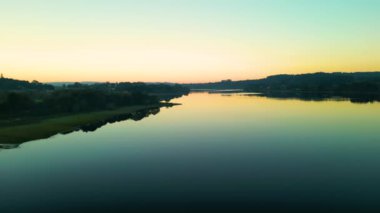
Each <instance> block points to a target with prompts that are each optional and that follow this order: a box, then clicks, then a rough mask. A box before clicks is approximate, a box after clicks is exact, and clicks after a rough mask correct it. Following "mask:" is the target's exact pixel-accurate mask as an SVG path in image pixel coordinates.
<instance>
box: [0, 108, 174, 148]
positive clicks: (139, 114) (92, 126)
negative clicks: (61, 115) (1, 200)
mask: <svg viewBox="0 0 380 213" xmlns="http://www.w3.org/2000/svg"><path fill="white" fill-rule="evenodd" d="M166 107H171V106H169V105H168V106H166ZM159 112H160V108H159V107H156V108H149V109H143V110H138V111H136V112H132V113H125V114H120V115H116V116H112V117H110V118H108V119H105V120H100V121H98V122H95V123H88V124H85V125H82V126H79V127H78V128H77V129H75V130H72V131H67V132H62V133H60V134H63V135H66V134H70V133H72V132H76V131H83V132H94V131H96V130H97V129H99V128H101V127H103V126H105V125H107V124H112V123H116V122H120V121H126V120H133V121H140V120H142V119H144V118H147V117H149V116H150V115H157V114H158V113H159ZM41 139H42V138H41ZM25 142H28V141H25ZM25 142H23V143H25ZM23 143H18V144H6V143H4V144H1V143H0V151H1V150H4V149H15V148H19V147H20V145H21V144H23Z"/></svg>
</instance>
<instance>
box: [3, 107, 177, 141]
mask: <svg viewBox="0 0 380 213" xmlns="http://www.w3.org/2000/svg"><path fill="white" fill-rule="evenodd" d="M165 106H173V104H170V103H168V104H154V105H138V106H130V107H123V108H119V109H116V110H107V111H97V112H89V113H82V114H75V115H65V116H59V117H50V118H44V119H38V118H37V119H36V118H34V119H31V120H30V121H31V122H30V123H28V122H23V124H20V125H12V126H7V127H5V126H3V127H0V144H18V143H23V142H27V141H32V140H37V139H43V138H48V137H51V136H53V135H56V134H58V133H65V132H71V131H75V130H77V129H78V128H80V127H81V126H83V125H88V124H92V123H97V122H99V121H103V120H107V119H109V118H111V117H113V116H118V115H122V114H127V113H134V112H137V111H139V110H144V109H150V108H159V107H165Z"/></svg>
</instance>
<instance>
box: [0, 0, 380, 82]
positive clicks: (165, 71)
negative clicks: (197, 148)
mask: <svg viewBox="0 0 380 213" xmlns="http://www.w3.org/2000/svg"><path fill="white" fill-rule="evenodd" d="M378 9H380V3H379V2H377V1H373V0H363V1H358V0H350V1H343V0H334V1H327V0H323V1H318V2H310V1H302V0H295V1H294V2H288V1H286V2H285V1H278V0H271V1H265V2H263V1H258V0H250V1H247V0H236V1H228V0H219V1H216V0H209V1H200V0H193V1H190V0H181V1H174V0H156V1H148V0H141V1H133V0H127V1H120V0H111V1H107V2H104V1H99V0H93V1H89V0H83V1H81V2H77V1H73V0H67V1H65V2H54V1H46V0H40V1H37V0H29V1H26V0H14V1H7V2H2V3H0V26H1V27H0V72H1V73H4V75H5V76H7V77H10V78H16V79H25V80H29V81H31V80H38V81H41V82H53V81H55V82H57V81H111V82H117V81H145V82H179V83H190V82H211V81H220V80H223V79H232V80H242V79H256V78H262V77H266V76H268V75H273V74H282V73H289V74H297V73H310V72H321V71H323V72H355V71H380V42H378V38H379V37H380V28H379V27H378V20H379V19H380V15H379V13H378Z"/></svg>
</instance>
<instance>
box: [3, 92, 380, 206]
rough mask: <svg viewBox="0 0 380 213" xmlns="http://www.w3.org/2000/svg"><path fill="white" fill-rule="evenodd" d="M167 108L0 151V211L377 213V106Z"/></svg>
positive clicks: (221, 98) (186, 100)
mask: <svg viewBox="0 0 380 213" xmlns="http://www.w3.org/2000/svg"><path fill="white" fill-rule="evenodd" d="M173 102H177V103H182V105H180V106H175V107H173V108H169V109H162V110H161V112H160V113H158V114H157V115H151V116H149V117H147V118H145V119H143V120H141V121H131V120H128V121H123V122H119V123H114V124H108V125H106V126H104V127H102V128H100V129H98V130H97V131H95V132H91V133H84V132H75V133H72V134H68V135H57V136H54V137H52V138H50V139H44V140H39V141H33V142H29V143H25V144H22V145H21V146H20V147H19V148H17V149H10V150H1V151H0V212H1V213H7V212H61V211H67V212H81V211H79V210H82V212H83V211H84V210H88V211H90V212H115V211H119V212H126V210H131V211H130V212H139V211H150V212H159V211H165V212H170V211H173V212H186V211H195V212H254V211H257V212H289V211H291V212H297V211H299V212H312V211H315V212H318V211H320V212H348V211H355V212H379V211H380V181H379V180H380V104H379V103H371V104H355V103H351V102H350V101H344V100H340V101H334V100H329V101H318V102H317V101H302V100H296V99H270V98H265V97H257V96H245V95H243V94H225V95H222V94H207V93H192V94H190V95H189V96H186V97H182V98H179V99H175V100H173ZM20 134H22V133H20Z"/></svg>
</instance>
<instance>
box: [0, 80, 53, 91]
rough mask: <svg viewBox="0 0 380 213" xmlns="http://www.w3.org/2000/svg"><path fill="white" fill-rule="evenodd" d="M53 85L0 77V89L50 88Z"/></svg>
mask: <svg viewBox="0 0 380 213" xmlns="http://www.w3.org/2000/svg"><path fill="white" fill-rule="evenodd" d="M52 89H54V87H53V86H51V85H47V84H42V83H39V82H37V81H32V82H28V81H21V80H15V79H10V78H0V91H5V90H52Z"/></svg>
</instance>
